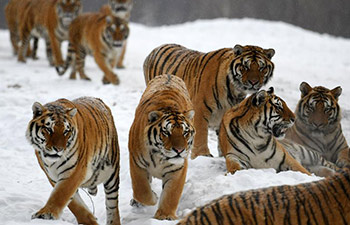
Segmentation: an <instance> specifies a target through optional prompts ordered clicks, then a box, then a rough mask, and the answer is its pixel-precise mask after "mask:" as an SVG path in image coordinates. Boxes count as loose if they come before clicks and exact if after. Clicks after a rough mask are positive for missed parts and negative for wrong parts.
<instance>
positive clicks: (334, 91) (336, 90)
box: [331, 86, 343, 100]
mask: <svg viewBox="0 0 350 225" xmlns="http://www.w3.org/2000/svg"><path fill="white" fill-rule="evenodd" d="M342 91H343V89H342V88H341V87H340V86H338V87H336V88H333V89H332V90H331V93H332V95H333V96H334V98H335V99H336V100H338V97H339V96H340V95H341V93H342Z"/></svg>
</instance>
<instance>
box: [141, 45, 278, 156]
mask: <svg viewBox="0 0 350 225" xmlns="http://www.w3.org/2000/svg"><path fill="white" fill-rule="evenodd" d="M274 54H275V51H274V50H273V49H263V48H260V47H258V46H251V45H247V46H241V45H236V46H235V47H234V48H223V49H219V50H216V51H211V52H208V53H202V52H198V51H195V50H190V49H187V48H185V47H183V46H181V45H177V44H165V45H161V46H160V47H158V48H155V49H154V50H153V51H152V52H151V53H150V54H149V55H148V56H147V58H146V59H145V61H144V65H143V70H144V75H145V81H146V84H147V83H148V82H149V81H150V80H152V79H153V78H154V77H156V76H158V75H160V74H165V73H169V74H173V75H176V76H178V77H180V78H182V79H183V80H184V82H185V83H186V86H187V89H188V91H189V94H190V96H191V100H192V103H193V107H194V110H195V112H196V115H195V116H194V126H195V128H196V135H195V139H194V147H193V150H192V153H191V158H192V159H194V158H196V157H197V156H200V155H204V156H211V154H210V151H209V148H208V128H213V129H214V130H215V131H216V132H218V130H219V127H220V122H221V119H222V116H223V115H224V113H225V112H226V111H227V110H228V109H230V108H231V107H232V106H234V105H236V104H238V103H239V102H241V101H242V100H243V99H244V98H245V96H246V94H247V93H252V92H256V91H257V90H259V89H260V88H261V87H262V86H263V85H265V84H266V83H267V82H268V81H269V80H270V78H271V77H272V74H273V70H274V64H273V63H272V62H271V58H272V57H273V56H274Z"/></svg>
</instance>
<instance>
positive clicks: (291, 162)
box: [283, 152, 311, 175]
mask: <svg viewBox="0 0 350 225" xmlns="http://www.w3.org/2000/svg"><path fill="white" fill-rule="evenodd" d="M284 154H285V155H284V156H283V157H285V165H286V166H287V168H288V169H290V170H293V171H299V172H302V173H305V174H307V175H311V173H310V172H309V171H308V170H307V169H305V168H304V167H303V166H302V165H301V164H300V163H299V162H298V161H297V160H296V159H294V158H293V157H292V156H291V155H290V154H288V153H287V152H284Z"/></svg>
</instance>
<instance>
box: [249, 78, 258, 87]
mask: <svg viewBox="0 0 350 225" xmlns="http://www.w3.org/2000/svg"><path fill="white" fill-rule="evenodd" d="M248 82H249V83H250V84H251V85H253V86H254V85H256V84H257V83H258V82H259V80H258V79H250V80H248Z"/></svg>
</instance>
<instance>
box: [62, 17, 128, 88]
mask: <svg viewBox="0 0 350 225" xmlns="http://www.w3.org/2000/svg"><path fill="white" fill-rule="evenodd" d="M128 35H129V27H128V24H127V22H126V21H124V20H123V19H120V18H118V17H113V16H109V15H106V14H104V13H101V12H97V13H84V14H82V15H80V16H78V17H77V18H76V19H75V20H73V22H72V24H71V25H70V28H69V46H68V53H67V59H66V62H65V65H64V66H63V67H56V70H57V72H58V74H59V75H62V74H64V73H65V72H66V71H67V69H68V68H69V66H71V67H72V72H71V74H70V79H76V72H79V75H80V78H82V79H85V80H90V78H89V77H88V76H87V75H86V74H85V71H84V65H85V57H86V55H87V54H91V55H92V56H93V57H94V59H95V62H96V63H97V65H98V67H99V68H100V69H101V70H102V71H103V73H104V76H103V79H102V82H103V83H104V84H108V83H112V84H116V85H117V84H119V78H118V76H117V75H116V74H115V73H114V72H113V68H114V67H115V65H116V63H117V61H118V59H119V57H120V55H121V53H122V46H123V42H124V41H125V40H126V39H127V37H128Z"/></svg>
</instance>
